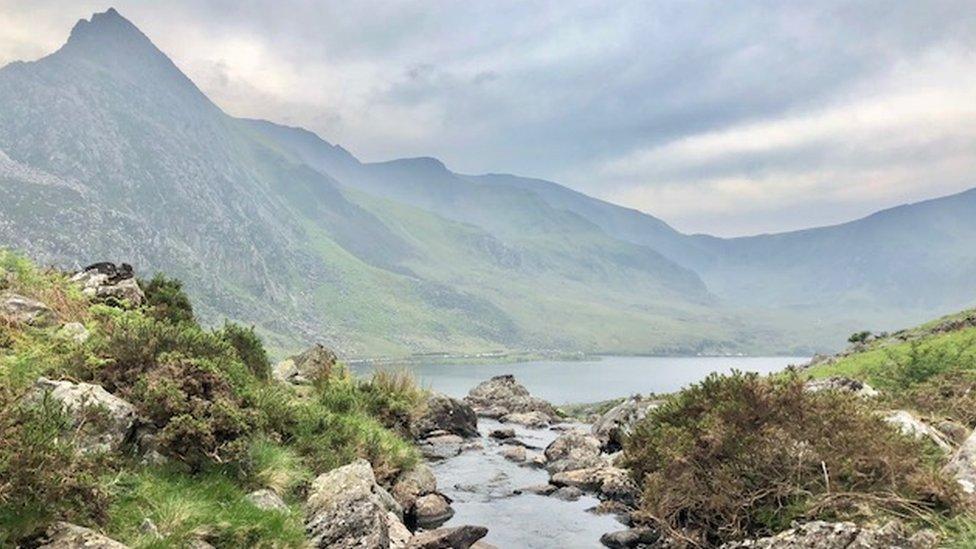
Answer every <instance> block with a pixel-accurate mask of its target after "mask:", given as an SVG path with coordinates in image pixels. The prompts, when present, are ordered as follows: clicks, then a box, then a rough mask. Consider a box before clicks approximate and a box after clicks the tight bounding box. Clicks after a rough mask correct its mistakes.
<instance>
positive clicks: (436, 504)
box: [412, 493, 454, 529]
mask: <svg viewBox="0 0 976 549" xmlns="http://www.w3.org/2000/svg"><path fill="white" fill-rule="evenodd" d="M412 516H413V520H415V521H416V524H417V526H419V527H420V528H425V529H430V528H437V527H438V526H440V525H441V524H444V523H445V522H447V521H448V520H450V518H451V517H453V516H454V509H451V501H450V500H449V499H448V498H447V496H444V495H442V494H438V493H433V494H427V495H425V496H420V497H419V498H417V501H416V502H415V503H414V507H413V513H412Z"/></svg>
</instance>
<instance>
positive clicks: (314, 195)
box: [0, 10, 976, 357]
mask: <svg viewBox="0 0 976 549" xmlns="http://www.w3.org/2000/svg"><path fill="white" fill-rule="evenodd" d="M972 196H973V195H972V193H970V194H968V195H967V194H964V195H958V196H956V197H947V198H945V199H940V200H936V201H932V202H930V203H923V204H917V205H909V206H905V207H904V208H901V209H895V210H890V211H886V212H881V213H879V214H877V215H876V216H871V217H869V218H866V219H863V220H859V221H855V222H852V223H850V224H846V225H840V226H837V227H828V228H822V229H812V230H809V231H798V232H793V233H785V234H781V235H763V236H757V237H749V238H740V239H720V238H714V237H709V236H706V235H686V234H682V233H680V232H678V231H676V230H674V229H673V228H671V227H670V226H668V225H667V223H665V222H664V221H661V220H659V219H657V218H655V217H652V216H650V215H647V214H644V213H642V212H638V211H636V210H632V209H628V208H623V207H620V206H617V205H613V204H610V203H607V202H603V201H600V200H597V199H594V198H592V197H589V196H586V195H584V194H581V193H578V192H576V191H572V190H570V189H567V188H565V187H562V186H560V185H558V184H556V183H552V182H547V181H542V180H537V179H528V178H522V177H518V176H514V175H501V174H489V175H464V174H458V173H454V172H452V171H451V170H449V169H448V168H447V167H446V166H445V165H444V164H443V163H442V162H440V161H439V160H437V159H433V158H409V159H397V160H392V161H389V162H379V163H364V162H361V161H360V160H358V159H357V158H356V157H355V156H354V155H353V154H351V153H350V152H349V151H347V150H346V149H344V148H342V147H341V146H338V145H334V144H331V143H328V142H327V141H325V140H323V139H321V138H320V137H319V136H317V135H315V134H314V133H311V132H309V131H307V130H304V129H302V128H294V127H288V126H282V125H278V124H274V123H272V122H268V121H263V120H251V119H239V118H234V117H231V116H229V115H227V114H226V113H224V112H223V111H222V110H221V109H220V108H219V107H218V106H216V105H215V104H213V103H212V102H211V101H210V100H209V99H208V98H207V97H206V96H205V95H204V94H203V93H202V92H201V91H200V90H199V89H198V88H197V87H196V86H195V85H194V84H193V82H191V81H190V80H189V79H188V78H187V77H186V76H185V75H184V74H183V73H182V72H181V71H180V70H179V69H178V68H177V67H176V66H175V65H174V64H173V63H172V61H170V59H169V58H167V57H166V55H165V54H163V53H162V52H161V51H159V50H158V49H157V48H156V47H155V46H154V45H153V44H152V42H151V41H150V40H149V39H148V38H147V37H146V36H145V35H144V34H143V33H142V32H140V31H139V30H138V29H137V28H136V27H135V26H134V25H132V23H130V22H129V21H128V20H126V19H125V18H123V17H122V16H121V15H119V14H118V12H116V11H115V10H108V11H107V12H105V13H100V14H95V15H94V16H93V17H92V18H91V20H88V21H86V20H82V21H79V22H78V24H77V25H76V26H75V27H74V29H72V31H71V34H70V36H69V38H68V40H67V42H66V43H65V45H64V46H63V47H62V48H61V49H59V50H58V51H56V52H55V53H53V54H51V55H49V56H47V57H45V58H42V59H40V60H38V61H34V62H26V63H25V62H16V63H12V64H10V65H8V66H6V67H4V68H2V69H0V246H9V247H12V248H16V249H20V250H23V251H24V252H26V253H28V254H29V255H32V256H34V257H36V258H37V259H39V260H41V261H44V262H49V263H54V264H58V265H61V266H80V265H82V264H84V263H87V262H90V261H96V260H104V259H115V260H121V261H129V262H132V263H135V264H136V266H137V268H139V270H140V271H141V272H151V271H153V270H161V271H164V272H167V273H170V274H173V275H175V276H178V277H180V278H181V279H183V280H185V281H186V283H187V286H188V289H189V290H190V292H191V293H192V294H193V296H194V298H195V301H196V302H197V303H200V304H202V305H201V306H200V308H199V309H200V313H201V316H202V317H203V320H204V321H206V322H210V323H217V322H220V320H221V319H222V318H231V319H235V320H239V321H243V322H249V323H253V324H256V325H257V327H258V328H259V330H261V331H262V333H263V335H265V337H266V338H268V339H269V341H270V342H271V345H272V346H273V347H275V348H277V349H280V350H282V351H283V350H290V349H293V348H295V347H296V346H298V345H299V344H302V343H305V342H307V341H309V340H313V339H318V340H321V341H323V342H325V343H327V344H329V345H331V346H333V347H336V348H337V349H338V350H339V351H340V353H342V354H343V355H345V356H346V357H358V356H378V355H382V356H391V355H392V356H401V355H405V354H411V353H429V352H482V351H488V350H516V349H517V350H525V349H535V350H553V349H555V350H567V351H577V350H581V351H602V352H618V353H619V352H631V353H679V352H680V353H693V352H747V353H748V352H753V353H755V352H786V351H792V352H809V351H811V350H814V349H831V348H835V347H836V346H837V345H839V344H840V343H841V342H842V341H843V339H844V338H845V337H846V335H847V334H848V333H849V332H850V331H853V330H854V329H859V328H862V327H865V325H867V326H866V327H870V328H875V329H884V328H885V327H886V326H887V325H888V324H894V323H898V324H901V323H907V322H911V321H913V320H917V319H919V318H925V317H928V316H931V315H932V314H935V313H938V312H942V311H943V310H952V309H957V308H959V307H960V306H962V305H964V304H965V303H969V302H972V300H973V297H974V295H976V294H974V293H973V290H974V289H976V288H974V287H973V283H972V281H973V280H976V277H974V276H973V274H976V265H974V261H976V259H974V257H976V252H974V250H973V247H972V246H967V243H968V242H972V236H973V232H974V222H973V219H974V218H976V216H974V215H972V213H973V212H974V204H973V197H972Z"/></svg>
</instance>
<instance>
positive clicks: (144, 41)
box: [65, 8, 163, 55]
mask: <svg viewBox="0 0 976 549" xmlns="http://www.w3.org/2000/svg"><path fill="white" fill-rule="evenodd" d="M106 46H108V47H110V48H111V50H114V51H120V50H121V51H128V52H129V53H131V50H132V49H133V48H151V50H153V51H155V52H157V53H158V54H159V55H163V54H162V52H160V51H159V50H158V49H157V48H156V46H154V45H153V43H152V42H151V41H150V40H149V38H148V37H147V36H146V35H145V34H143V33H142V31H140V30H139V28H138V27H136V26H135V25H134V24H133V23H132V22H131V21H129V20H128V19H126V18H125V17H122V15H121V14H120V13H119V12H118V11H116V10H115V8H109V9H108V10H107V11H104V12H102V13H96V14H94V15H92V17H91V19H90V20H88V19H79V20H78V22H77V23H75V26H74V27H73V28H72V29H71V34H70V35H69V36H68V42H67V43H66V44H65V48H66V49H91V48H104V47H106Z"/></svg>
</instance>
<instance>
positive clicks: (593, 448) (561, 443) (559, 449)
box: [544, 431, 606, 473]
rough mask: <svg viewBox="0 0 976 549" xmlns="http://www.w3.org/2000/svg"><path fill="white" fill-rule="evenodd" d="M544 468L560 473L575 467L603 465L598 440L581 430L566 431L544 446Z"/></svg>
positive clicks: (583, 467)
mask: <svg viewBox="0 0 976 549" xmlns="http://www.w3.org/2000/svg"><path fill="white" fill-rule="evenodd" d="M544 455H545V456H546V465H545V467H546V470H547V471H549V472H550V473H561V472H563V471H572V470H576V469H587V468H590V467H599V466H601V465H605V464H606V461H605V460H604V458H603V456H602V455H601V453H600V441H599V440H597V438H596V437H595V436H593V435H590V434H587V433H584V432H582V431H568V432H565V433H563V434H561V435H559V436H558V437H556V440H554V441H552V442H551V443H550V444H549V446H547V447H546V449H545V452H544Z"/></svg>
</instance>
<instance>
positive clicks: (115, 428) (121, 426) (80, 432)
mask: <svg viewBox="0 0 976 549" xmlns="http://www.w3.org/2000/svg"><path fill="white" fill-rule="evenodd" d="M45 395H50V398H51V399H53V400H54V401H57V402H59V403H60V405H61V408H62V410H63V411H64V412H65V413H66V414H67V415H68V416H69V417H70V418H71V430H72V431H73V432H76V433H77V438H76V439H75V443H76V445H77V446H78V449H79V450H80V451H82V452H108V451H118V450H121V449H122V447H123V446H124V444H125V443H126V442H127V441H128V440H129V438H130V436H131V435H133V433H134V430H135V426H136V420H137V416H136V409H135V407H133V406H132V405H131V404H129V403H128V402H126V401H125V400H122V399H121V398H119V397H117V396H115V395H113V394H112V393H109V392H108V391H106V390H105V389H104V388H102V386H101V385H93V384H91V383H72V382H70V381H54V380H51V379H48V378H46V377H41V378H38V379H37V381H35V382H34V388H33V390H32V393H31V398H32V399H33V400H34V401H36V402H40V401H41V400H43V399H44V398H45ZM79 428H80V429H79Z"/></svg>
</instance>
